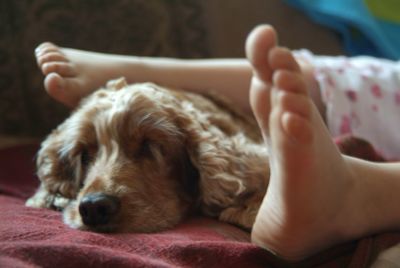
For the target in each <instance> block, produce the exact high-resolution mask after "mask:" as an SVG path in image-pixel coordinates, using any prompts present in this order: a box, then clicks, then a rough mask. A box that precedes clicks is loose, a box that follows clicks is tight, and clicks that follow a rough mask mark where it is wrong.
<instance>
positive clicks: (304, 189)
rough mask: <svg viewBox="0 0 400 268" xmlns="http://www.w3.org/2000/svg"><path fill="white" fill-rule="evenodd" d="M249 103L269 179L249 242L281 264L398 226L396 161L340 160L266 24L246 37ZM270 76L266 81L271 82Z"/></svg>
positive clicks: (294, 65)
mask: <svg viewBox="0 0 400 268" xmlns="http://www.w3.org/2000/svg"><path fill="white" fill-rule="evenodd" d="M246 48H247V49H246V50H247V55H248V58H249V60H250V61H251V63H252V65H253V68H254V76H253V78H252V84H251V92H250V94H251V96H250V98H251V103H252V107H253V109H254V113H255V115H256V118H257V120H258V122H259V125H260V128H261V130H262V132H263V134H264V139H265V142H266V144H267V146H269V147H270V152H271V155H270V166H271V178H270V184H269V187H268V190H267V193H266V196H265V198H264V200H263V203H262V205H261V208H260V211H259V213H258V215H257V218H256V222H255V225H254V227H253V231H252V240H253V241H254V242H255V243H256V244H258V245H260V246H262V247H264V248H267V249H269V250H271V251H273V252H275V253H276V254H277V255H280V256H281V257H284V258H286V259H289V260H298V259H303V258H305V257H307V256H309V255H311V254H314V253H316V252H318V251H320V250H323V249H326V248H327V247H330V246H332V245H334V244H337V243H340V242H344V241H347V240H351V239H355V238H358V237H361V236H363V235H367V234H370V233H373V232H377V231H381V230H388V229H394V228H400V212H399V211H398V204H399V202H400V195H399V194H398V192H399V191H400V164H375V163H371V162H366V161H362V160H358V159H355V158H350V157H344V156H342V155H341V154H340V153H339V151H338V149H337V148H336V146H335V145H334V144H333V142H332V139H331V137H330V135H329V133H328V130H327V128H326V126H325V124H324V122H323V120H322V118H321V116H320V114H319V113H318V111H317V109H316V106H315V105H314V104H313V102H312V101H311V99H310V97H309V94H308V92H307V84H306V82H305V80H304V76H303V74H302V73H301V72H300V67H299V65H298V64H297V62H296V60H295V59H294V58H293V56H292V55H291V53H290V51H288V50H286V49H283V48H280V47H276V46H275V33H274V30H273V29H272V28H271V27H269V26H260V27H257V28H256V29H255V30H254V31H253V32H252V33H251V35H250V36H249V38H248V42H247V46H246ZM271 76H272V79H271Z"/></svg>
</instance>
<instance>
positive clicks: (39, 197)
mask: <svg viewBox="0 0 400 268" xmlns="http://www.w3.org/2000/svg"><path fill="white" fill-rule="evenodd" d="M70 202H71V200H70V199H68V198H65V197H63V196H61V195H59V194H51V193H49V192H47V191H46V190H43V189H39V190H38V191H37V192H36V193H35V194H34V195H33V196H32V197H31V198H29V199H28V200H26V202H25V205H26V206H27V207H34V208H50V209H54V210H59V211H61V210H63V209H64V208H65V207H66V206H67V205H68V204H69V203H70Z"/></svg>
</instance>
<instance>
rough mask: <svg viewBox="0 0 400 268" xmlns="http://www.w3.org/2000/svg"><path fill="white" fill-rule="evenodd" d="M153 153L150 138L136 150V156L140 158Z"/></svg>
mask: <svg viewBox="0 0 400 268" xmlns="http://www.w3.org/2000/svg"><path fill="white" fill-rule="evenodd" d="M152 155H153V154H152V152H151V143H150V141H149V140H148V139H144V140H143V141H142V143H141V144H140V147H139V148H138V149H137V151H136V152H135V154H134V156H135V157H138V158H143V157H151V156H152Z"/></svg>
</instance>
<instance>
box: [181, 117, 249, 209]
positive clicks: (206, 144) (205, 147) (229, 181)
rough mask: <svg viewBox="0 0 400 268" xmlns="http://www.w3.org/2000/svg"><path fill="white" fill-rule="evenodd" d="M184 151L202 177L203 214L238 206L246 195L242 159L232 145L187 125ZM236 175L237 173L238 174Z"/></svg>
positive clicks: (214, 135) (195, 124)
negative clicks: (238, 197)
mask: <svg viewBox="0 0 400 268" xmlns="http://www.w3.org/2000/svg"><path fill="white" fill-rule="evenodd" d="M186 123H187V125H186V126H185V127H184V132H185V135H186V144H185V148H186V151H187V155H188V157H189V158H190V163H191V165H193V167H194V169H195V170H197V172H198V174H199V182H198V186H199V197H200V200H199V202H200V203H201V209H202V211H203V212H204V213H205V214H207V215H210V216H218V215H219V213H220V212H221V211H222V210H223V209H225V208H227V207H230V206H235V205H237V204H235V202H236V201H237V200H238V199H237V196H238V195H241V194H243V193H244V192H245V189H246V186H245V184H244V182H243V181H242V180H241V179H240V178H241V176H243V174H240V176H239V174H236V173H238V172H239V173H240V172H242V171H241V168H240V157H238V156H237V155H232V153H234V151H235V150H234V148H233V147H232V146H233V144H232V143H231V141H228V140H226V138H224V137H219V136H217V134H216V133H212V132H210V131H207V130H206V129H204V128H202V127H201V126H200V125H198V124H197V122H194V121H191V122H189V121H188V122H186ZM235 172H236V173H235Z"/></svg>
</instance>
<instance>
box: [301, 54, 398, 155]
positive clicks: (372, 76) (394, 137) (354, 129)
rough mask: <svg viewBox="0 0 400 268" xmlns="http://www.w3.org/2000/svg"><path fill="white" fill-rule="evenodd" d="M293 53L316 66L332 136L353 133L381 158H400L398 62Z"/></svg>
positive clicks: (317, 78) (316, 75)
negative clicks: (368, 143)
mask: <svg viewBox="0 0 400 268" xmlns="http://www.w3.org/2000/svg"><path fill="white" fill-rule="evenodd" d="M294 54H295V56H296V57H301V58H302V59H303V60H306V61H309V62H310V63H311V64H312V65H313V66H315V68H316V69H315V78H316V80H317V81H318V83H319V86H320V88H321V94H322V98H323V101H324V102H325V104H326V107H327V113H326V121H327V124H328V128H329V131H330V132H331V135H332V136H338V135H343V134H352V135H354V136H357V137H360V138H363V139H365V140H367V141H369V142H370V143H371V144H372V145H373V146H374V148H375V149H376V150H377V151H378V152H379V153H381V154H382V155H383V156H384V157H386V158H388V159H400V61H398V62H394V61H389V60H384V59H377V58H372V57H366V56H362V57H353V58H346V57H329V56H315V55H313V54H311V53H310V52H309V51H307V50H300V51H296V52H295V53H294Z"/></svg>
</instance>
